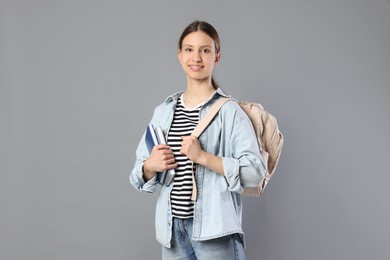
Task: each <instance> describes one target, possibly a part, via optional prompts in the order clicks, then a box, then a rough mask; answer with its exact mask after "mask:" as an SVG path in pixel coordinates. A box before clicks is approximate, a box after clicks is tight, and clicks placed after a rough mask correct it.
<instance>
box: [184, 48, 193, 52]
mask: <svg viewBox="0 0 390 260" xmlns="http://www.w3.org/2000/svg"><path fill="white" fill-rule="evenodd" d="M184 51H185V52H191V51H192V49H191V48H185V49H184Z"/></svg>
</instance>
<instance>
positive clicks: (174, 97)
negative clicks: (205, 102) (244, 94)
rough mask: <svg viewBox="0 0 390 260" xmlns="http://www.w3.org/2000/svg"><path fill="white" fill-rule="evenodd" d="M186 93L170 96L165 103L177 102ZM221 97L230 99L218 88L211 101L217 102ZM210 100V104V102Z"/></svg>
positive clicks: (181, 92)
mask: <svg viewBox="0 0 390 260" xmlns="http://www.w3.org/2000/svg"><path fill="white" fill-rule="evenodd" d="M183 93H184V91H183V90H181V91H178V92H176V93H174V94H172V95H170V96H169V97H167V99H166V100H165V103H166V104H168V103H170V102H173V101H174V102H177V100H178V99H179V97H180V95H181V94H183ZM220 96H222V97H230V96H229V95H226V94H225V92H223V90H222V89H221V88H217V90H216V91H215V93H214V95H213V97H212V98H211V99H210V100H215V99H217V98H219V97H220ZM210 100H209V102H210Z"/></svg>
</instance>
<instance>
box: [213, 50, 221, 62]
mask: <svg viewBox="0 0 390 260" xmlns="http://www.w3.org/2000/svg"><path fill="white" fill-rule="evenodd" d="M219 59H221V52H218V53H217V54H216V55H215V61H214V64H218V62H219Z"/></svg>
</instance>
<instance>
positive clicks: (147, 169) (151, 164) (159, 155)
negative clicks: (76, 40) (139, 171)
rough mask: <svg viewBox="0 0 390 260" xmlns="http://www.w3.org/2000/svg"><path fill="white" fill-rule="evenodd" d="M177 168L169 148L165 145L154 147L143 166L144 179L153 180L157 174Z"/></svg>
mask: <svg viewBox="0 0 390 260" xmlns="http://www.w3.org/2000/svg"><path fill="white" fill-rule="evenodd" d="M176 167H177V163H176V162H175V157H174V155H173V152H172V150H171V148H170V147H169V146H168V145H165V144H159V145H155V146H154V147H153V150H152V152H151V153H150V156H149V157H148V159H146V160H145V162H144V166H143V173H144V179H145V180H146V181H148V180H150V179H151V178H153V176H154V175H156V174H157V172H163V171H166V170H169V169H174V168H176Z"/></svg>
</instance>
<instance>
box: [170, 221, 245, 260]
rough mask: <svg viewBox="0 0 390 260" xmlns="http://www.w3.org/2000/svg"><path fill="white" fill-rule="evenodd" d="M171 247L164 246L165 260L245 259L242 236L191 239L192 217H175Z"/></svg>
mask: <svg viewBox="0 0 390 260" xmlns="http://www.w3.org/2000/svg"><path fill="white" fill-rule="evenodd" d="M172 228H173V230H172V241H171V248H166V247H163V248H162V259H163V260H180V259H182V260H209V259H212V260H218V259H223V260H244V259H245V255H244V247H243V243H242V241H241V237H240V236H239V235H238V234H232V235H228V236H225V237H220V238H216V239H210V240H206V241H194V240H191V236H192V218H188V219H180V218H173V227H172Z"/></svg>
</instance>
